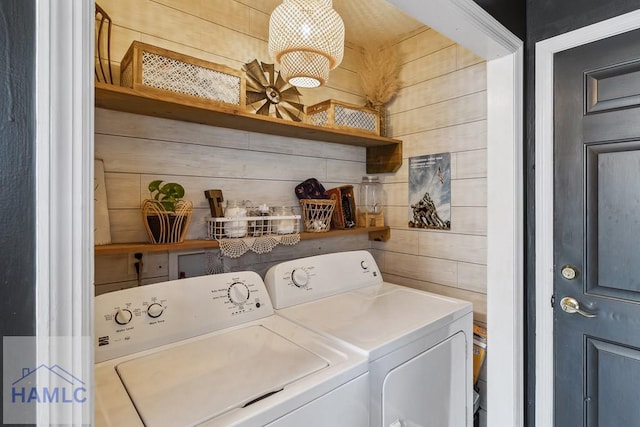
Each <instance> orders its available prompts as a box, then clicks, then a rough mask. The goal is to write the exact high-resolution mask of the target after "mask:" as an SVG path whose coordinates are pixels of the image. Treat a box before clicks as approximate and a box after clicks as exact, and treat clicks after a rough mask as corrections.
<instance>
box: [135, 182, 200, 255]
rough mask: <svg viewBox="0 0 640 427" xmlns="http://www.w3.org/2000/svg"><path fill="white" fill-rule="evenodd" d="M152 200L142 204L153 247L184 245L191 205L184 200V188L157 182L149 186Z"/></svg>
mask: <svg viewBox="0 0 640 427" xmlns="http://www.w3.org/2000/svg"><path fill="white" fill-rule="evenodd" d="M148 189H149V192H150V193H151V198H149V199H146V200H145V201H144V203H143V204H142V217H143V220H144V224H145V228H146V231H147V235H148V236H149V239H150V240H151V242H152V243H179V242H183V241H184V238H185V236H186V234H187V229H188V227H189V223H190V222H191V214H192V212H193V204H192V203H191V202H190V201H187V200H184V199H183V197H184V187H183V186H182V185H180V184H178V183H176V182H167V183H164V184H163V181H162V180H160V179H158V180H154V181H151V182H150V183H149V186H148Z"/></svg>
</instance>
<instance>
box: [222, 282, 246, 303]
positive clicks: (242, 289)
mask: <svg viewBox="0 0 640 427" xmlns="http://www.w3.org/2000/svg"><path fill="white" fill-rule="evenodd" d="M227 295H228V296H229V300H230V301H231V302H232V303H234V304H236V305H241V304H244V303H245V302H247V300H248V299H249V288H248V287H247V285H245V284H244V283H242V282H235V283H232V284H231V286H229V289H228V290H227Z"/></svg>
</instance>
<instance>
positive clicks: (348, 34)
mask: <svg viewBox="0 0 640 427" xmlns="http://www.w3.org/2000/svg"><path fill="white" fill-rule="evenodd" d="M239 1H240V2H242V3H245V2H246V4H247V5H250V6H251V7H253V8H256V9H259V10H261V11H263V12H265V13H269V14H270V13H271V12H272V11H273V9H275V8H276V7H277V6H278V5H279V4H281V3H282V0H239ZM333 8H334V9H335V10H336V11H337V12H338V14H339V15H340V16H341V17H342V20H343V21H344V25H345V39H346V40H345V41H346V42H347V43H350V44H353V45H356V46H367V45H369V44H373V45H381V44H384V43H386V42H393V41H395V40H398V39H399V38H401V37H402V36H403V35H405V34H409V33H412V32H413V31H415V30H417V29H419V28H424V27H425V25H424V24H422V23H421V22H418V21H417V20H415V19H414V18H412V17H411V16H409V15H407V14H406V13H404V12H403V11H401V10H400V9H398V8H397V7H395V6H394V5H392V4H390V3H388V2H387V1H385V0H333Z"/></svg>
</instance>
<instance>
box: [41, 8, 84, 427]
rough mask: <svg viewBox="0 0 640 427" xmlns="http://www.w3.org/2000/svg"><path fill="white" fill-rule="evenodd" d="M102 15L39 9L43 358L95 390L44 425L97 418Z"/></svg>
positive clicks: (45, 415)
mask: <svg viewBox="0 0 640 427" xmlns="http://www.w3.org/2000/svg"><path fill="white" fill-rule="evenodd" d="M94 12H95V9H94V2H93V1H92V0H90V1H82V2H76V1H69V0H67V1H61V2H56V4H55V7H52V6H51V2H50V1H49V0H37V1H36V97H35V99H36V101H35V102H36V123H37V124H36V144H35V145H36V148H35V151H36V154H35V158H36V236H35V237H36V307H37V313H36V336H37V338H38V340H39V342H40V340H43V339H44V340H45V341H47V342H48V344H47V345H43V346H42V347H40V346H39V347H38V355H37V356H38V360H59V358H60V360H71V361H70V362H68V363H66V366H65V368H66V369H71V370H72V371H73V373H74V375H76V376H79V377H81V378H83V380H84V381H85V382H87V383H88V396H87V398H88V399H87V400H88V402H87V404H82V403H72V404H70V405H65V406H64V407H62V406H59V405H58V406H54V405H48V409H45V410H39V411H38V425H50V424H51V423H55V421H56V420H60V419H64V420H73V422H72V423H68V422H65V424H73V425H81V424H83V421H85V424H86V421H87V420H91V419H92V417H93V404H92V402H93V391H92V387H91V384H93V366H94V362H93V345H91V344H92V343H93V340H92V339H89V340H87V339H86V338H87V337H91V336H92V335H93V264H94V260H93V203H90V201H92V200H93V157H94V153H93V105H94V96H93V76H94V72H93V55H94V52H93V51H94V46H93V38H94V28H93V26H94V24H93V22H94ZM51 337H70V338H72V339H71V340H66V341H62V340H58V341H56V340H46V339H47V338H51ZM87 343H88V344H87ZM63 346H64V347H63ZM50 421H51V422H50Z"/></svg>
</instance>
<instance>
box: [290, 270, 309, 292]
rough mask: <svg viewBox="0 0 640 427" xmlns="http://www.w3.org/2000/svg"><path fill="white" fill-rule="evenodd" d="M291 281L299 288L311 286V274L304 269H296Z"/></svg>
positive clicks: (292, 273)
mask: <svg viewBox="0 0 640 427" xmlns="http://www.w3.org/2000/svg"><path fill="white" fill-rule="evenodd" d="M291 280H292V281H293V284H294V285H296V286H297V287H299V288H302V287H305V286H307V285H308V284H309V273H307V271H306V270H304V269H302V268H296V269H295V270H293V271H292V272H291Z"/></svg>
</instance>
